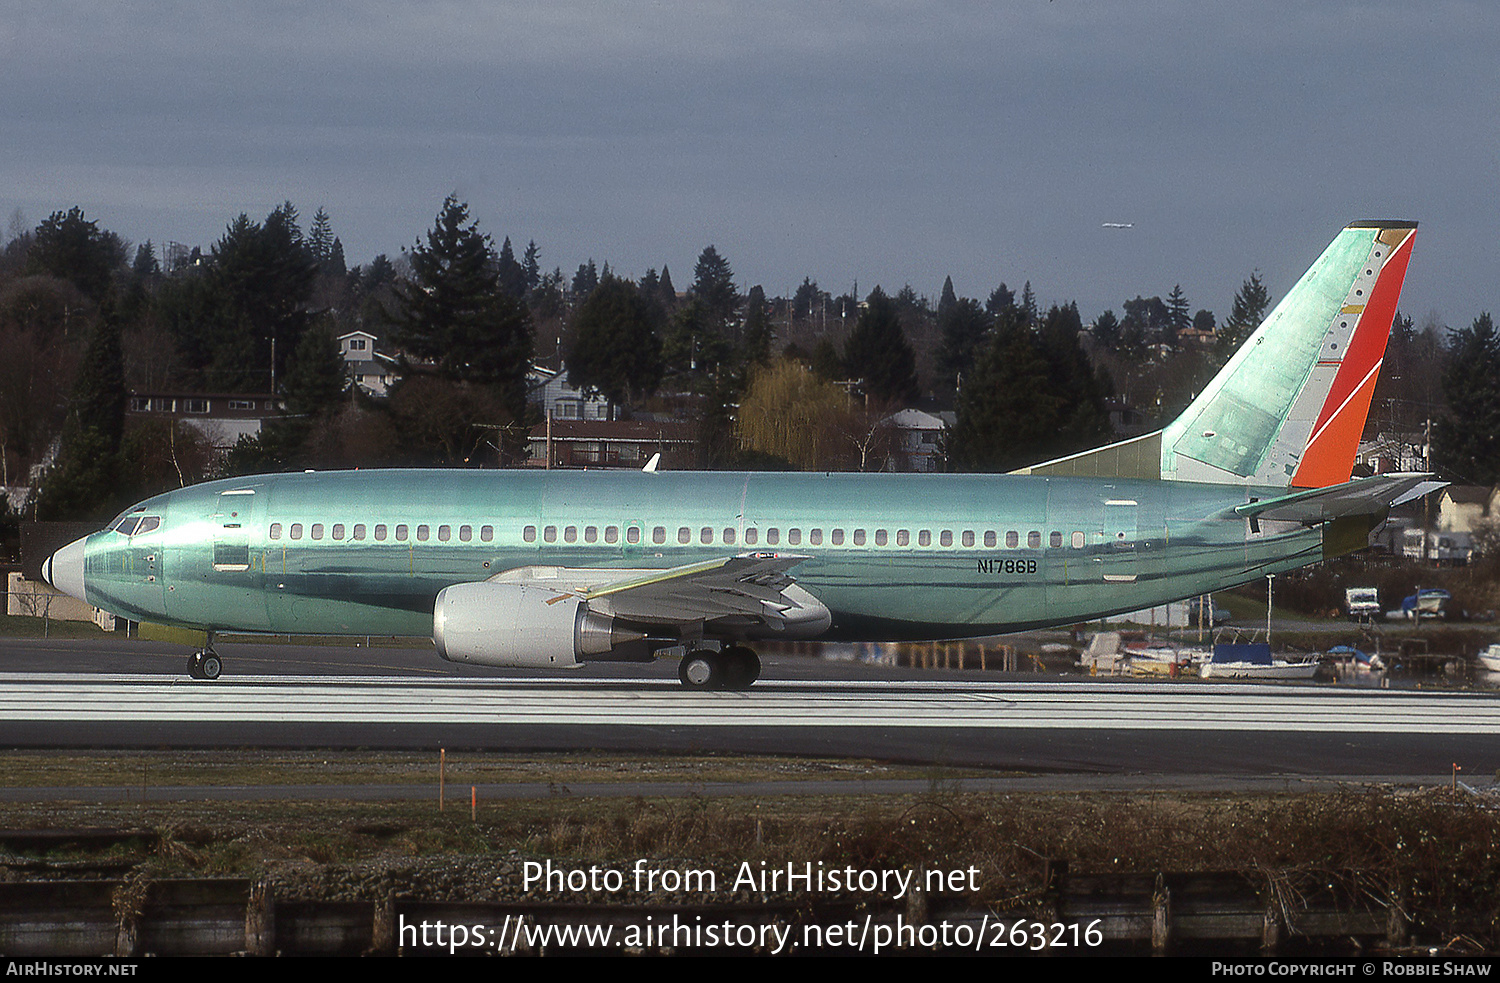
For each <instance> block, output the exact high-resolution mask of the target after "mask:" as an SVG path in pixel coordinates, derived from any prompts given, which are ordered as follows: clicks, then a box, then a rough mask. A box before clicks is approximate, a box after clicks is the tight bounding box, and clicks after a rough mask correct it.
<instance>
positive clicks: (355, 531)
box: [270, 522, 495, 543]
mask: <svg viewBox="0 0 1500 983" xmlns="http://www.w3.org/2000/svg"><path fill="white" fill-rule="evenodd" d="M325 531H326V532H327V534H328V538H330V539H335V540H342V539H346V538H347V539H348V540H350V541H351V542H356V541H359V540H363V539H365V538H366V536H367V535H368V533H369V527H368V526H366V525H365V523H363V522H356V523H355V524H354V526H353V527H352V528H350V527H347V526H345V525H344V523H342V522H335V523H334V524H333V525H332V526H331V527H325V526H324V524H323V523H321V522H314V523H313V524H312V525H311V526H310V527H308V528H307V530H306V532H307V536H308V538H309V539H322V538H323V535H324V532H325ZM391 532H392V527H391V526H388V525H386V524H385V523H383V522H382V523H378V524H377V525H376V526H375V527H374V540H375V542H377V543H383V542H385V541H386V540H387V539H390V538H392V537H391ZM394 532H395V537H394V538H395V541H396V542H398V543H404V542H406V541H407V540H408V539H410V538H411V527H410V526H408V525H407V524H406V523H401V524H399V525H397V526H395V527H394ZM282 533H283V528H282V524H281V523H279V522H273V523H271V529H270V537H271V538H272V539H280V538H281V536H282ZM285 533H286V536H287V538H288V539H301V538H302V535H303V525H302V523H300V522H294V523H292V524H291V527H290V528H288V529H286V530H285ZM431 538H432V527H431V526H429V525H419V526H417V542H419V543H425V542H427V541H428V540H430V539H431ZM452 539H453V527H452V526H448V525H443V526H438V527H437V541H438V542H440V543H447V542H450V541H452ZM494 540H495V527H494V526H480V527H479V541H480V542H481V543H490V542H494ZM458 541H459V542H460V543H472V542H473V541H474V527H473V526H468V525H465V526H459V527H458Z"/></svg>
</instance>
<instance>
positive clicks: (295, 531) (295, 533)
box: [292, 522, 302, 539]
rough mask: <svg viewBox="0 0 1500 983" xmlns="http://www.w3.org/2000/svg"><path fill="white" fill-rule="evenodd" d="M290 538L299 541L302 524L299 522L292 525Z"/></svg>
mask: <svg viewBox="0 0 1500 983" xmlns="http://www.w3.org/2000/svg"><path fill="white" fill-rule="evenodd" d="M292 538H293V539H301V538H302V523H300V522H294V523H292Z"/></svg>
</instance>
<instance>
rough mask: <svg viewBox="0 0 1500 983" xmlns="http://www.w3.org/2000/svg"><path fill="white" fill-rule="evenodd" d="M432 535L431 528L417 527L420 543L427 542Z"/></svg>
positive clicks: (425, 526)
mask: <svg viewBox="0 0 1500 983" xmlns="http://www.w3.org/2000/svg"><path fill="white" fill-rule="evenodd" d="M430 535H432V527H431V526H427V525H421V526H418V527H417V541H418V542H421V543H425V542H427V537H428V536H430Z"/></svg>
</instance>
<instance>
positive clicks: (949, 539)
mask: <svg viewBox="0 0 1500 983" xmlns="http://www.w3.org/2000/svg"><path fill="white" fill-rule="evenodd" d="M938 545H939V546H952V545H953V530H952V529H944V530H943V531H942V532H940V533H938Z"/></svg>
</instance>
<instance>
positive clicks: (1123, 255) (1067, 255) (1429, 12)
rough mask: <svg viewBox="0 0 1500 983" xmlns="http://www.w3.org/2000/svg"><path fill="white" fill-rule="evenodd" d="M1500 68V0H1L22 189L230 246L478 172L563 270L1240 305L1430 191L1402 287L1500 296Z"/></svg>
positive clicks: (434, 193) (492, 200)
mask: <svg viewBox="0 0 1500 983" xmlns="http://www.w3.org/2000/svg"><path fill="white" fill-rule="evenodd" d="M1497 66H1500V3H1496V2H1495V0H1422V2H1412V0H1381V2H1369V3H1353V2H1341V0H1306V2H1301V3H1280V2H1278V3H1270V2H1267V3H1258V2H1238V3H1210V2H1205V0H1196V2H1177V0H1142V2H1132V0H1112V2H1104V0H1094V2H1087V3H1085V2H1079V0H1025V2H1001V3H995V2H986V3H937V2H930V0H929V2H920V3H899V2H886V3H879V2H818V0H785V2H782V0H776V2H763V3H762V2H755V0H738V2H733V3H730V2H722V3H721V2H712V0H682V2H678V0H659V2H651V3H647V2H636V3H598V2H580V0H540V2H531V0H527V2H520V0H518V2H498V0H473V2H470V0H453V2H423V3H395V2H387V0H360V2H357V3H355V2H351V3H317V2H313V3H270V2H258V3H215V2H194V3H180V4H175V3H167V2H153V3H107V4H106V3H97V2H88V3H72V2H64V0H44V2H30V0H3V2H0V209H3V216H0V220H3V218H4V216H9V215H11V214H12V213H13V212H14V211H15V210H16V209H19V210H20V212H21V213H22V215H23V216H24V217H25V219H26V221H27V223H28V224H30V225H35V224H36V223H37V222H38V221H40V220H41V219H43V218H45V217H46V216H47V215H48V214H50V213H51V212H52V211H54V210H57V209H66V208H69V207H71V206H73V205H79V206H81V207H82V208H83V209H84V211H85V214H86V215H87V216H88V217H89V218H91V219H94V220H97V221H98V222H99V223H100V225H101V226H103V227H104V228H107V229H111V230H113V231H115V232H117V233H119V234H120V235H122V236H124V237H126V238H127V239H130V240H132V241H133V242H141V241H143V240H145V239H148V238H149V239H151V240H153V241H155V242H157V243H161V242H164V241H167V240H175V241H178V242H182V243H185V244H187V245H190V246H192V245H198V246H202V247H204V248H205V249H207V248H208V247H210V246H211V245H212V244H213V243H214V242H215V241H216V240H217V239H218V238H219V236H220V235H222V234H223V231H224V227H225V226H226V224H227V223H228V222H229V221H230V220H231V219H232V218H233V217H234V216H236V215H238V214H239V213H240V212H246V213H248V214H249V215H250V216H251V217H252V218H254V219H257V220H259V219H262V218H264V217H265V215H266V213H267V212H269V211H270V210H271V209H272V208H274V207H275V206H276V205H277V204H279V203H280V202H281V201H283V200H291V201H292V202H293V203H294V204H296V205H297V206H298V208H299V209H300V210H301V213H302V218H303V225H304V228H306V227H307V226H309V225H310V224H311V220H312V215H313V213H314V212H315V211H316V210H317V209H318V208H319V207H323V208H325V209H327V211H328V213H329V215H330V216H331V218H332V222H333V228H334V231H335V233H336V234H338V235H339V237H340V238H341V239H342V240H343V244H344V249H345V254H346V257H347V259H348V261H349V262H350V263H351V264H354V263H363V262H368V261H369V260H370V259H371V258H372V257H373V256H374V255H375V254H377V253H382V252H383V253H387V254H390V255H391V256H393V257H394V256H395V255H397V254H398V253H400V251H401V250H402V249H403V248H407V247H409V246H410V245H411V244H412V243H413V242H414V241H415V240H416V239H417V238H418V237H419V236H420V235H422V234H423V233H424V232H425V231H426V229H427V228H429V227H430V226H431V224H432V221H433V218H434V216H435V215H436V213H437V211H438V208H439V206H440V205H441V203H442V199H443V198H444V196H445V195H447V194H449V193H452V192H456V193H457V194H458V195H459V196H460V197H461V198H463V199H465V200H467V201H468V202H469V203H470V205H471V208H472V212H473V214H474V216H475V217H476V218H477V219H478V220H479V222H480V226H481V228H482V229H483V230H484V231H486V232H488V233H490V234H491V235H492V236H494V238H495V241H496V243H497V244H498V243H499V242H500V241H501V240H502V239H503V238H504V237H505V236H507V235H508V236H510V237H511V239H512V241H513V242H514V243H515V246H516V249H517V252H518V253H519V252H520V251H521V250H522V249H524V247H525V244H526V242H527V241H528V240H531V239H535V240H536V242H537V244H538V246H539V247H540V249H541V254H542V263H543V266H544V267H545V268H547V269H551V268H552V267H554V266H561V267H562V268H563V270H564V271H565V272H567V273H569V274H571V272H572V271H573V270H574V269H576V268H577V266H578V264H579V263H581V262H583V261H585V260H587V259H589V258H590V257H592V258H593V259H594V260H595V261H596V262H599V263H601V264H602V263H603V262H605V261H608V262H609V263H610V264H611V265H612V267H613V268H614V269H615V270H616V271H617V272H620V273H623V274H626V275H630V276H639V275H641V274H643V273H644V272H645V271H646V270H647V268H649V267H656V268H658V269H659V268H660V267H661V266H662V264H667V265H668V266H669V267H670V268H671V271H672V276H673V280H674V282H675V283H676V285H677V286H678V288H679V289H683V288H685V287H686V286H688V284H689V283H690V282H691V279H692V267H693V263H694V261H695V260H696V258H697V255H698V253H699V251H700V250H701V249H702V248H703V247H704V246H706V245H708V244H710V243H712V244H715V245H716V246H717V247H718V249H719V252H720V253H721V254H723V255H724V256H725V257H726V258H727V259H728V260H729V262H730V264H731V265H732V266H733V268H734V271H735V278H736V282H737V284H738V285H739V286H740V288H741V289H742V290H747V289H748V288H749V287H750V286H752V285H754V284H757V283H759V284H762V285H763V286H764V287H765V289H766V291H767V293H768V294H772V295H775V294H787V293H789V292H791V291H792V290H793V289H794V288H795V287H796V285H797V284H799V283H801V281H802V278H803V277H805V276H810V277H812V278H813V279H815V280H816V281H818V283H819V284H820V285H821V286H822V287H823V288H824V289H827V290H830V291H832V292H834V293H841V292H843V291H846V290H849V289H850V288H851V287H852V285H853V283H854V281H856V280H857V281H858V284H859V290H860V292H861V294H863V293H866V292H868V291H869V289H870V288H871V287H873V286H875V285H876V284H877V283H879V284H881V285H883V286H885V287H886V288H887V290H888V291H891V292H894V291H895V290H897V289H899V288H900V287H901V285H902V284H905V283H910V284H911V285H912V287H914V288H915V289H916V290H917V291H918V293H921V294H925V295H927V296H929V297H931V298H933V299H934V300H936V298H937V296H938V293H939V291H940V289H941V287H942V283H943V277H944V276H945V275H951V276H952V277H953V282H954V286H955V288H956V289H957V290H958V292H959V294H960V295H963V296H974V297H979V298H981V299H982V298H984V297H986V296H987V295H988V294H989V292H990V291H991V290H992V289H993V288H994V287H995V286H996V285H997V284H998V283H999V282H1001V281H1005V282H1006V283H1008V284H1009V285H1010V286H1012V287H1013V288H1016V289H1019V287H1020V285H1021V284H1022V283H1023V282H1024V281H1027V280H1030V281H1031V283H1032V286H1033V289H1034V290H1035V291H1036V294H1037V297H1038V299H1039V300H1040V301H1041V302H1042V303H1044V304H1047V303H1052V302H1062V301H1067V300H1077V301H1078V303H1079V307H1080V311H1081V312H1082V314H1083V316H1084V319H1085V320H1092V319H1093V318H1094V317H1095V316H1097V315H1098V314H1099V313H1100V312H1101V311H1102V310H1104V309H1105V308H1113V309H1115V310H1116V311H1117V312H1118V311H1119V310H1120V304H1121V301H1122V300H1124V299H1127V298H1131V297H1134V296H1136V295H1137V294H1144V295H1146V296H1150V295H1152V294H1158V295H1161V296H1165V295H1166V294H1167V293H1168V292H1169V291H1170V290H1171V289H1172V287H1173V285H1174V284H1179V283H1180V284H1181V285H1182V287H1183V289H1184V291H1185V292H1186V293H1187V296H1188V299H1189V301H1190V302H1191V303H1192V305H1193V307H1194V309H1197V308H1199V307H1207V308H1209V309H1211V310H1213V311H1214V312H1215V314H1216V315H1217V316H1218V317H1219V319H1220V320H1221V321H1222V319H1223V318H1224V316H1225V315H1226V314H1227V313H1228V310H1229V304H1230V301H1231V299H1232V297H1233V295H1234V292H1235V290H1236V289H1237V288H1238V287H1239V285H1240V283H1241V282H1242V281H1243V280H1244V279H1245V277H1246V276H1248V275H1249V274H1250V272H1251V271H1252V270H1256V269H1258V270H1260V271H1261V273H1262V276H1263V278H1264V280H1265V282H1266V285H1267V287H1268V288H1269V289H1270V290H1271V292H1272V294H1273V296H1277V297H1279V296H1280V295H1281V294H1282V293H1284V292H1285V291H1286V290H1287V289H1288V288H1289V287H1290V286H1291V284H1292V283H1293V282H1294V281H1295V279H1296V277H1297V276H1299V275H1300V274H1301V272H1302V271H1303V270H1304V269H1305V268H1306V267H1307V266H1308V264H1309V263H1311V261H1312V260H1313V259H1314V258H1315V257H1316V256H1317V254H1318V253H1319V252H1320V251H1321V250H1322V248H1323V247H1324V245H1326V244H1327V242H1328V241H1330V240H1331V239H1332V237H1333V235H1334V234H1335V232H1336V231H1337V230H1338V229H1339V228H1340V227H1341V226H1343V225H1344V224H1345V223H1347V222H1349V221H1351V220H1354V219H1361V218H1406V219H1416V220H1418V221H1419V222H1420V223H1421V230H1420V232H1419V233H1418V236H1417V245H1416V251H1415V254H1414V258H1413V260H1412V265H1411V271H1410V274H1409V276H1408V278H1407V286H1406V291H1405V294H1404V295H1403V298H1402V305H1401V306H1402V309H1403V310H1404V311H1407V312H1409V313H1411V314H1413V315H1414V316H1416V317H1417V318H1418V320H1419V321H1420V320H1423V319H1424V318H1426V317H1427V316H1429V314H1431V313H1433V312H1436V314H1437V315H1438V316H1439V317H1440V318H1441V319H1442V320H1443V321H1444V322H1445V323H1448V324H1451V325H1455V326H1461V325H1466V324H1468V323H1469V321H1470V320H1471V319H1472V318H1473V317H1474V316H1475V315H1476V314H1477V313H1479V311H1481V310H1496V309H1497V307H1500V286H1497V284H1500V276H1497V274H1500V261H1497V260H1500V248H1497V244H1496V227H1497V221H1496V219H1497V214H1496V213H1497V202H1500V180H1497V179H1500V166H1497V165H1500V67H1497ZM1106 222H1118V223H1133V225H1134V227H1133V228H1130V229H1106V228H1103V227H1102V225H1103V223H1106ZM0 234H3V233H0Z"/></svg>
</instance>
